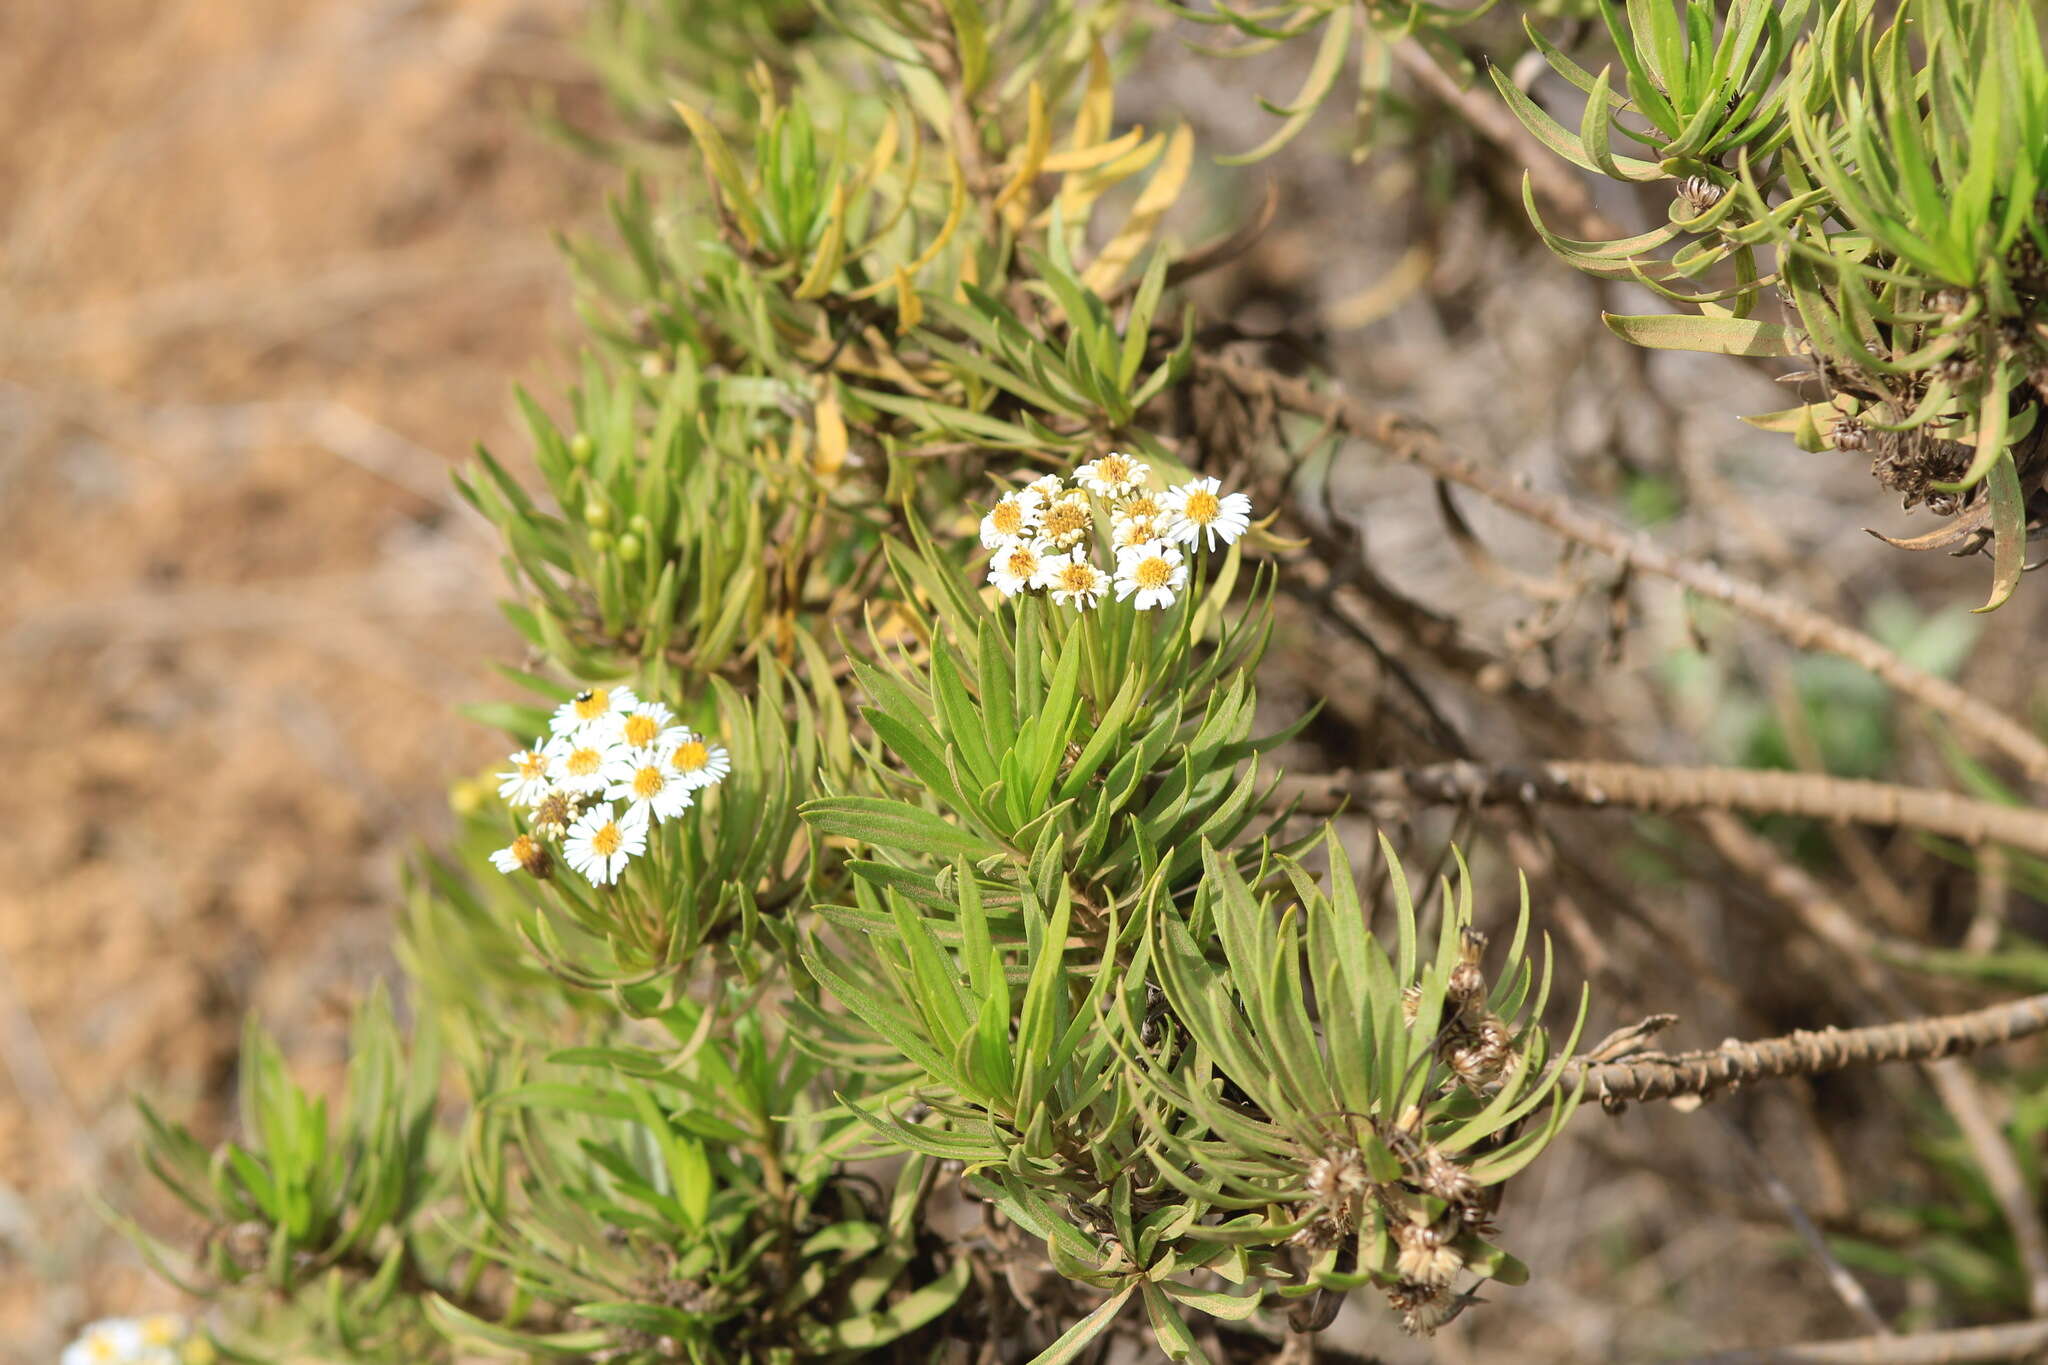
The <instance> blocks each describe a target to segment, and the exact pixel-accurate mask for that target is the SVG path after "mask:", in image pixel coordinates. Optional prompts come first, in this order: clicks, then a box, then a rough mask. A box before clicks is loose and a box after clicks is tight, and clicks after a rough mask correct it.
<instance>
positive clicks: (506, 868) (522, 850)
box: [491, 834, 555, 881]
mask: <svg viewBox="0 0 2048 1365" xmlns="http://www.w3.org/2000/svg"><path fill="white" fill-rule="evenodd" d="M491 866H492V867H495V868H497V869H498V871H500V872H504V873H513V872H524V873H526V874H527V875H528V876H529V877H536V878H538V879H539V880H541V881H546V880H547V879H548V878H549V877H550V876H552V875H554V871H555V859H554V855H553V854H551V853H549V852H548V846H547V845H546V844H544V843H542V842H541V841H540V840H538V839H536V838H534V837H533V836H532V835H531V834H522V835H520V836H519V837H518V838H517V839H514V840H513V841H512V842H511V843H510V844H507V845H506V846H505V847H504V848H501V849H499V850H498V851H497V852H495V853H493V854H492V855H491Z"/></svg>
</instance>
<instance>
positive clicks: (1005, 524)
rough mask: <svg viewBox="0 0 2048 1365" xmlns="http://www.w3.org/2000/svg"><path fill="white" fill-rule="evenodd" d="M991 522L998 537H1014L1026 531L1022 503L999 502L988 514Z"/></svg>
mask: <svg viewBox="0 0 2048 1365" xmlns="http://www.w3.org/2000/svg"><path fill="white" fill-rule="evenodd" d="M988 519H989V522H990V523H991V524H992V525H993V526H994V527H995V528H996V533H997V534H998V535H1005V536H1014V535H1018V534H1020V533H1021V532H1022V531H1023V530H1024V508H1023V506H1022V504H1020V503H1014V502H1008V501H1004V502H999V503H997V504H996V505H995V510H994V511H992V512H990V513H989V514H988Z"/></svg>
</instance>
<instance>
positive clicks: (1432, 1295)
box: [1387, 1284, 1458, 1337]
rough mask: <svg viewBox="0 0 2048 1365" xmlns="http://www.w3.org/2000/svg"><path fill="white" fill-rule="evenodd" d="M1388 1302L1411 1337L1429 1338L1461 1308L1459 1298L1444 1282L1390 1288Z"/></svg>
mask: <svg viewBox="0 0 2048 1365" xmlns="http://www.w3.org/2000/svg"><path fill="white" fill-rule="evenodd" d="M1387 1303H1388V1304H1389V1305H1390V1306H1391V1307H1392V1308H1393V1310H1394V1311H1395V1312H1397V1313H1399V1314H1400V1315H1401V1327H1402V1329H1403V1330H1405V1331H1406V1332H1407V1333H1408V1334H1409V1335H1410V1336H1418V1337H1426V1336H1429V1335H1431V1334H1433V1333H1434V1332H1435V1331H1436V1329H1437V1328H1439V1327H1441V1326H1443V1325H1444V1324H1445V1323H1447V1322H1449V1321H1450V1320H1451V1318H1452V1317H1453V1316H1454V1315H1455V1314H1456V1313H1457V1311H1458V1301H1457V1299H1456V1298H1454V1297H1453V1296H1452V1294H1451V1291H1450V1290H1449V1289H1447V1288H1445V1287H1444V1286H1443V1285H1440V1284H1403V1285H1396V1286H1395V1287H1394V1288H1392V1289H1390V1290H1388V1291H1387Z"/></svg>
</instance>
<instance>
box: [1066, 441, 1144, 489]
mask: <svg viewBox="0 0 2048 1365" xmlns="http://www.w3.org/2000/svg"><path fill="white" fill-rule="evenodd" d="M1148 469H1149V466H1147V465H1144V464H1141V463H1139V462H1138V461H1137V460H1134V459H1132V458H1131V457H1130V456H1128V455H1125V454H1123V453H1122V452H1121V451H1115V450H1112V451H1110V452H1109V454H1107V455H1104V456H1103V457H1102V458H1101V459H1099V460H1090V461H1089V462H1088V463H1087V464H1084V465H1082V466H1081V467H1080V468H1079V469H1077V470H1075V471H1074V478H1075V480H1076V481H1077V482H1079V483H1080V485H1081V486H1082V487H1083V488H1085V489H1087V490H1088V491H1089V492H1091V493H1096V494H1100V495H1101V496H1102V497H1105V498H1114V497H1118V496H1121V495H1122V494H1124V493H1128V492H1131V491H1133V490H1135V489H1138V488H1141V487H1143V486H1144V483H1145V475H1146V473H1147V471H1148Z"/></svg>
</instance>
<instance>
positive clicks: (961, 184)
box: [847, 159, 967, 299]
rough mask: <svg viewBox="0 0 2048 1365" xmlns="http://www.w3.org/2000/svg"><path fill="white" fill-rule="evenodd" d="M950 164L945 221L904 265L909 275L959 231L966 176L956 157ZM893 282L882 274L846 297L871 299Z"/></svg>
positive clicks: (925, 262) (965, 206) (936, 256)
mask: <svg viewBox="0 0 2048 1365" xmlns="http://www.w3.org/2000/svg"><path fill="white" fill-rule="evenodd" d="M951 165H952V168H953V188H952V192H951V196H950V200H949V202H948V203H947V205H946V221H945V222H944V223H942V224H940V225H939V235H938V236H936V237H934V238H932V240H931V241H930V242H929V243H928V244H927V245H926V246H925V249H924V250H923V251H921V252H919V253H918V256H917V259H916V260H914V261H912V262H910V264H909V265H908V266H906V267H904V269H905V270H906V271H907V272H908V273H909V274H911V275H916V274H917V272H918V271H920V270H922V269H924V268H925V267H926V266H928V265H930V264H931V263H932V262H933V261H935V260H937V259H938V258H939V253H940V252H941V251H944V250H945V249H946V243H947V242H949V241H951V240H953V234H954V233H955V232H957V231H959V229H960V220H961V218H962V217H964V216H965V215H966V213H967V176H966V174H965V172H963V171H962V170H961V169H960V162H959V161H958V160H957V159H954V160H952V162H951ZM895 282H896V281H895V277H894V276H893V275H884V276H883V277H882V278H881V279H879V280H876V281H875V282H874V283H872V284H865V285H862V286H861V287H860V288H859V289H856V290H854V291H853V292H852V293H851V294H849V295H847V297H848V298H854V299H871V298H873V297H875V295H877V294H879V293H881V292H882V291H883V290H884V289H889V288H892V287H893V286H894V285H895Z"/></svg>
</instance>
